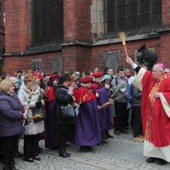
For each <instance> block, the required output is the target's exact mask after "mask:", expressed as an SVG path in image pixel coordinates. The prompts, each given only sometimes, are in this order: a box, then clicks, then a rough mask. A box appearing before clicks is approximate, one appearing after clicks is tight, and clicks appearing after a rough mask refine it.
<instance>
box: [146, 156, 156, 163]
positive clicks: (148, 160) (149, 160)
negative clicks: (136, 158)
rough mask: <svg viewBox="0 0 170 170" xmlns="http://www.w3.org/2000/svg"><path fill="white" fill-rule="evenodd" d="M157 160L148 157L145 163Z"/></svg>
mask: <svg viewBox="0 0 170 170" xmlns="http://www.w3.org/2000/svg"><path fill="white" fill-rule="evenodd" d="M156 160H157V158H153V157H150V158H148V159H147V160H146V162H147V163H153V162H155V161H156Z"/></svg>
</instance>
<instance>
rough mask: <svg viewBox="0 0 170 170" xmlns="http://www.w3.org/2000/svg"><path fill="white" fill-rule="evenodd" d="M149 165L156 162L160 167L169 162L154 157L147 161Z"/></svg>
mask: <svg viewBox="0 0 170 170" xmlns="http://www.w3.org/2000/svg"><path fill="white" fill-rule="evenodd" d="M146 162H147V163H154V162H157V164H158V165H165V164H167V163H168V162H167V161H165V160H164V159H160V158H153V157H150V158H148V159H147V160H146Z"/></svg>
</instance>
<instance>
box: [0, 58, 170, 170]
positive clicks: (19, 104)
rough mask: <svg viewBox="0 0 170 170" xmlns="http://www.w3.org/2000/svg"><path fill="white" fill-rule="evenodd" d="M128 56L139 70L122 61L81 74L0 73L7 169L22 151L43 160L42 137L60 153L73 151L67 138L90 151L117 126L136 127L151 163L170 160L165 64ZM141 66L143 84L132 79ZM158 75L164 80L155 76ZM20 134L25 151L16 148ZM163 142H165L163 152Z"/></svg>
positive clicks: (118, 131) (0, 150)
mask: <svg viewBox="0 0 170 170" xmlns="http://www.w3.org/2000/svg"><path fill="white" fill-rule="evenodd" d="M126 61H127V62H128V63H130V64H131V65H132V67H133V68H134V71H135V72H134V73H136V74H137V76H136V74H134V73H133V74H131V72H130V70H129V69H126V68H125V67H123V66H120V67H119V68H118V70H117V72H115V70H114V69H113V68H107V69H106V70H105V71H104V72H102V71H100V70H99V69H98V68H95V69H94V70H93V71H92V72H91V71H89V72H83V73H82V74H80V72H78V71H76V72H74V73H63V74H59V73H57V72H54V73H52V74H50V75H45V74H41V73H40V72H39V69H38V68H36V69H34V70H29V71H27V72H23V71H21V70H19V71H17V72H16V76H15V77H11V76H9V75H5V74H4V75H3V76H1V80H0V81H1V82H0V101H1V102H0V155H1V159H2V162H3V169H4V170H15V169H16V168H15V161H14V158H15V157H23V160H24V161H27V162H30V163H31V162H34V161H41V158H40V153H41V149H42V148H40V147H39V140H41V139H44V140H45V147H46V148H49V149H58V150H59V156H60V157H63V158H65V157H70V153H68V152H67V151H66V147H65V146H66V144H67V142H70V143H73V144H76V145H79V146H80V151H81V152H91V151H92V150H93V147H94V146H95V145H99V144H102V143H107V139H108V138H113V134H111V133H110V130H111V129H113V128H114V134H115V135H122V134H124V133H128V131H129V129H130V128H132V130H133V140H134V142H144V154H145V155H146V156H150V158H149V159H147V162H148V163H152V162H157V163H158V164H159V165H163V164H166V163H168V162H170V157H169V156H170V151H169V149H168V148H169V142H170V131H169V129H168V130H167V128H169V126H170V123H169V122H170V120H169V117H170V116H169V117H168V116H167V114H168V115H169V113H170V112H169V113H167V114H166V112H168V109H169V107H168V106H166V108H164V106H162V105H163V104H162V103H163V102H164V103H165V104H167V103H168V99H169V97H168V94H169V90H170V88H169V86H170V85H168V82H169V75H167V73H166V74H165V68H164V66H163V65H162V64H156V65H154V67H153V72H151V71H147V68H146V67H145V68H144V67H143V66H142V67H139V66H137V65H136V64H135V63H134V62H133V61H132V60H131V59H130V58H129V57H127V58H126ZM143 69H144V70H145V71H143V72H142V73H143V74H144V76H145V78H144V79H143V80H142V79H141V76H139V77H140V78H139V79H140V80H141V81H142V86H143V88H144V87H145V88H144V90H143V89H142V88H140V87H141V85H139V84H138V85H136V86H137V87H138V88H137V87H136V86H135V83H132V82H135V81H136V79H137V78H136V77H138V74H139V73H140V72H141V70H143ZM166 70H168V69H166ZM157 72H159V73H158V74H156V73H157ZM146 74H147V75H146ZM165 75H166V76H165ZM139 79H137V80H138V81H136V82H139ZM158 79H159V80H160V79H161V81H155V80H158ZM157 82H158V83H157ZM159 87H160V91H159ZM158 91H159V92H158ZM155 93H156V94H155ZM160 99H161V100H160ZM161 102H162V103H161ZM149 104H150V105H149ZM155 105H156V106H155ZM161 108H162V109H161ZM163 108H164V109H166V111H164V109H163ZM160 109H161V110H160ZM153 113H154V114H156V116H154V118H153ZM161 123H162V124H161ZM153 127H154V128H155V129H156V130H153ZM159 128H160V129H161V130H160V129H159ZM21 137H23V140H24V148H23V154H22V153H20V152H19V150H18V148H19V147H18V146H19V140H20V138H21ZM162 147H166V148H165V150H164V152H163V151H162ZM159 148H160V151H159Z"/></svg>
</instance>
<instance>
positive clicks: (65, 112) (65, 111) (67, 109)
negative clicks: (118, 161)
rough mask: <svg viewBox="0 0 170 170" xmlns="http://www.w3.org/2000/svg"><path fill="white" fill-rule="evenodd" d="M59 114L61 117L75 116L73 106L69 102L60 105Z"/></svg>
mask: <svg viewBox="0 0 170 170" xmlns="http://www.w3.org/2000/svg"><path fill="white" fill-rule="evenodd" d="M61 116H62V118H63V119H67V118H72V117H75V113H74V106H73V105H70V104H68V105H67V106H61Z"/></svg>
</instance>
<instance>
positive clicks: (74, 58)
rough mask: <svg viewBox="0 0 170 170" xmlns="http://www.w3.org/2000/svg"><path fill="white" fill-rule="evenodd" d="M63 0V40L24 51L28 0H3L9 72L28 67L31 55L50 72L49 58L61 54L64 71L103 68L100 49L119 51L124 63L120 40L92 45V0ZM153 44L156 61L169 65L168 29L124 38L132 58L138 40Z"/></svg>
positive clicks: (169, 5) (168, 5) (166, 6)
mask: <svg viewBox="0 0 170 170" xmlns="http://www.w3.org/2000/svg"><path fill="white" fill-rule="evenodd" d="M63 1H64V43H63V44H62V46H61V49H60V50H56V51H52V52H46V53H45V52H44V53H37V54H29V55H26V52H27V50H28V49H29V47H30V45H31V6H30V1H28V0H22V1H21V0H5V10H6V25H5V26H6V28H5V33H6V37H5V43H6V45H5V55H4V56H5V59H4V66H3V70H4V72H6V73H9V74H13V73H14V72H15V71H16V70H17V69H22V70H26V69H30V68H31V67H32V60H33V59H41V61H42V62H41V71H43V72H47V73H50V72H52V71H53V70H54V69H55V68H54V67H53V66H52V63H53V59H55V58H56V57H58V56H59V57H62V67H63V70H65V71H75V70H79V71H86V70H90V69H92V68H94V67H99V68H100V69H102V68H103V63H102V58H103V53H104V52H108V51H120V52H121V61H120V64H121V65H125V66H126V62H125V59H124V55H125V54H124V51H123V47H122V45H121V42H118V43H109V44H102V45H94V44H93V43H92V42H93V36H92V23H91V12H90V11H91V5H92V0H63ZM169 10H170V2H169V1H166V0H162V23H163V25H170V16H169V15H170V12H169ZM144 43H145V44H146V46H147V47H149V48H154V49H155V50H156V52H157V54H158V56H159V61H162V62H165V64H166V66H167V67H170V60H169V59H168V58H169V53H170V50H169V49H170V33H169V29H168V30H166V27H165V30H163V31H160V36H159V37H156V38H155V37H154V38H153V39H152V38H147V39H142V40H141V39H140V40H135V41H128V42H127V49H128V53H129V56H131V57H133V58H134V55H135V50H136V49H137V48H138V47H140V46H141V45H142V44H144Z"/></svg>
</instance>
